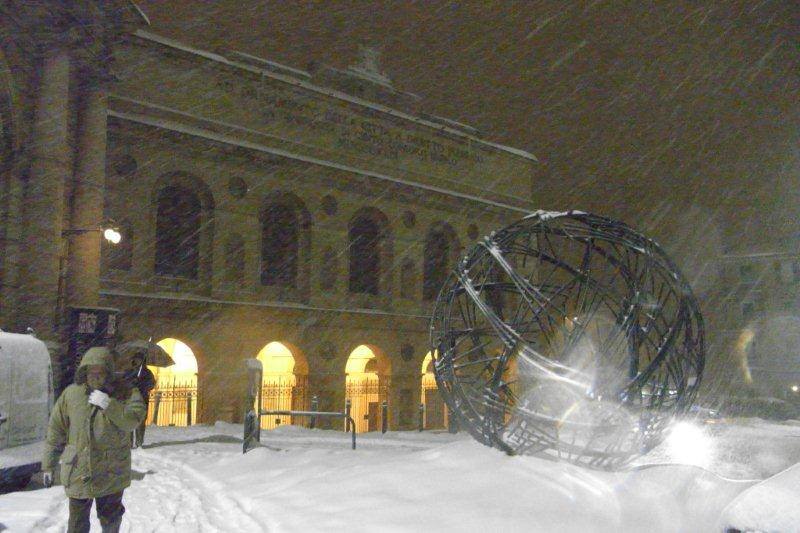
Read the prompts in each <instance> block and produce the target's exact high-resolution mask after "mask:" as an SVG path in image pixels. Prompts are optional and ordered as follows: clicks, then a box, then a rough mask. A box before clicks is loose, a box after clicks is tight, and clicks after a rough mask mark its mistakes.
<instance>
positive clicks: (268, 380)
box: [256, 341, 308, 429]
mask: <svg viewBox="0 0 800 533" xmlns="http://www.w3.org/2000/svg"><path fill="white" fill-rule="evenodd" d="M295 355H298V356H299V355H300V354H299V353H298V351H297V350H292V349H291V348H290V347H288V346H287V345H285V344H283V343H281V342H277V341H274V342H270V343H269V344H267V345H266V346H264V347H263V348H262V349H261V351H260V352H258V355H257V356H256V357H257V359H258V360H259V361H261V364H262V365H263V375H262V378H261V409H262V410H267V411H302V410H305V409H306V390H307V389H306V383H307V376H308V371H307V368H306V365H305V364H304V359H303V358H302V357H297V358H296V357H295ZM296 422H297V423H300V422H302V419H297V420H295V419H294V418H292V417H286V416H280V415H275V416H263V417H261V428H262V429H273V428H276V427H278V426H279V425H281V424H294V423H296Z"/></svg>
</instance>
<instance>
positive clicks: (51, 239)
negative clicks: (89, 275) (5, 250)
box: [16, 48, 71, 339]
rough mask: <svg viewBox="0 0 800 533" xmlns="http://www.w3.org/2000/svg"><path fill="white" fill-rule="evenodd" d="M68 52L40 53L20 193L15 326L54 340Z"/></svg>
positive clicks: (66, 168)
mask: <svg viewBox="0 0 800 533" xmlns="http://www.w3.org/2000/svg"><path fill="white" fill-rule="evenodd" d="M69 70H70V56H69V53H68V51H67V50H64V49H60V48H59V49H53V50H48V51H47V52H45V53H44V54H43V57H42V67H41V78H40V84H39V90H38V95H37V99H36V109H35V111H34V122H33V127H32V131H31V146H30V159H31V166H30V173H29V179H28V183H27V187H26V190H25V192H24V209H25V214H24V225H25V229H24V234H23V235H24V237H23V243H22V245H23V249H24V250H25V251H24V253H23V254H22V258H21V259H22V261H21V262H22V264H21V279H20V284H19V289H18V298H17V302H16V304H17V307H18V309H17V311H18V314H17V325H18V327H19V328H26V327H32V328H34V330H36V332H37V333H39V335H40V336H41V337H43V338H52V339H54V338H56V332H55V327H56V321H57V319H56V314H57V308H58V303H59V302H58V300H59V294H60V292H61V287H60V285H61V283H60V269H61V254H62V237H61V232H62V230H63V221H64V190H65V182H66V180H67V177H68V176H70V175H71V172H70V150H69V141H68V132H67V128H68V120H67V119H68V112H69V108H68V106H69Z"/></svg>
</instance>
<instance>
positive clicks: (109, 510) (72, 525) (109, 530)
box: [67, 491, 125, 533]
mask: <svg viewBox="0 0 800 533" xmlns="http://www.w3.org/2000/svg"><path fill="white" fill-rule="evenodd" d="M122 492H123V491H119V492H115V493H113V494H108V495H106V496H101V497H99V498H95V499H94V501H95V502H97V518H99V519H100V525H101V526H102V527H103V533H117V532H118V531H119V525H120V524H121V523H122V515H123V514H125V507H123V505H122ZM91 511H92V499H91V498H88V499H86V500H83V499H79V498H70V499H69V528H68V529H67V533H89V514H90V513H91Z"/></svg>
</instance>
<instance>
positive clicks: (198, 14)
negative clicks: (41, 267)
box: [138, 0, 800, 253]
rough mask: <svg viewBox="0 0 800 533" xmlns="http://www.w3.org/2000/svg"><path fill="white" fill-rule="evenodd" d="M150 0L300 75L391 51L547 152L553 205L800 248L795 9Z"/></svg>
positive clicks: (166, 27) (420, 86)
mask: <svg viewBox="0 0 800 533" xmlns="http://www.w3.org/2000/svg"><path fill="white" fill-rule="evenodd" d="M138 3H139V5H140V6H141V7H142V9H143V10H144V11H145V12H146V13H147V15H148V16H149V17H150V20H151V22H152V27H151V30H152V31H154V32H156V33H161V34H164V35H167V36H171V37H174V38H178V39H180V40H182V41H184V42H187V43H190V44H192V45H194V46H197V47H199V48H204V49H211V50H218V51H221V52H223V53H224V51H225V50H241V51H246V52H248V53H251V54H254V55H258V56H261V57H264V58H267V59H271V60H274V61H278V62H282V63H285V64H287V65H290V66H295V67H300V68H305V67H306V66H308V65H309V64H310V63H311V62H318V63H327V64H330V65H334V66H339V67H346V66H347V65H349V64H352V63H354V62H355V61H356V53H357V49H358V46H359V45H360V44H365V45H369V46H375V47H378V48H379V49H381V50H382V65H383V69H384V71H385V72H386V73H387V74H388V75H389V76H390V77H391V78H392V79H393V80H394V81H395V85H396V86H397V87H398V88H399V89H401V90H404V91H408V92H412V93H415V94H418V95H420V96H421V97H422V98H423V102H422V109H423V110H424V111H426V112H429V113H433V114H438V115H442V116H445V117H448V118H452V119H455V120H459V121H462V122H466V123H468V124H470V125H473V126H475V127H477V128H479V129H480V130H481V132H482V134H483V135H484V136H486V137H487V138H489V139H491V140H496V141H499V142H502V143H506V144H509V145H512V146H516V147H520V148H524V149H527V150H529V151H531V152H533V153H535V154H536V155H537V156H538V157H539V158H540V160H541V163H542V164H541V169H540V172H539V173H538V175H537V176H536V177H535V178H534V180H533V181H534V190H533V202H534V204H535V205H536V207H542V208H582V209H587V210H594V211H596V212H598V213H601V214H606V215H610V216H616V217H619V218H622V219H624V220H627V221H628V222H630V223H632V224H634V225H636V226H638V227H640V228H642V229H644V230H646V231H652V232H655V233H656V235H659V234H661V230H660V229H659V228H660V227H662V226H664V225H666V226H669V227H670V228H671V230H670V231H669V233H671V234H672V237H671V238H667V240H673V239H674V238H675V235H676V233H678V234H680V238H678V239H675V242H678V241H680V240H682V238H684V237H685V238H686V239H688V240H689V241H692V242H693V243H694V244H692V246H697V245H698V242H699V241H698V240H697V239H696V238H690V237H694V236H696V235H698V234H702V233H704V231H702V230H703V229H704V228H705V227H708V228H713V229H714V230H715V231H718V232H719V234H720V235H721V239H722V241H723V242H722V247H723V251H726V252H732V253H739V252H752V251H778V250H783V251H796V250H797V243H798V239H797V237H798V232H800V229H799V227H798V223H797V218H798V215H800V209H798V206H800V197H799V196H800V187H798V173H799V172H800V154H799V152H798V146H799V143H798V140H799V138H800V136H799V135H798V132H799V131H800V120H798V119H799V118H800V106H799V105H798V100H800V99H799V98H798V94H800V51H799V50H798V39H797V29H798V28H800V17H799V16H798V14H799V13H800V7H798V5H797V4H796V3H794V2H778V1H761V2H743V1H733V2H610V1H597V0H595V1H591V2H587V1H584V2H540V1H530V2H489V1H483V2H458V3H456V2H441V1H439V2H437V1H425V2H341V1H336V2H303V3H299V2H280V1H266V2H265V1H258V2H256V1H238V0H237V1H215V2H212V1H205V2H203V1H198V0H187V1H181V2H174V1H169V2H167V1H155V0H142V1H141V2H138ZM677 218H683V220H677ZM698 229H700V230H701V231H698ZM676 230H677V231H676ZM687 232H688V233H691V235H688V234H687ZM698 238H699V237H698ZM700 240H702V239H700Z"/></svg>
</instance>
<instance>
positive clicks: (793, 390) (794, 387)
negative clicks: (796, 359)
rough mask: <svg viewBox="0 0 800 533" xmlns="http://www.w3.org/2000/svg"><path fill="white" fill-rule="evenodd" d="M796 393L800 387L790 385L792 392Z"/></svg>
mask: <svg viewBox="0 0 800 533" xmlns="http://www.w3.org/2000/svg"><path fill="white" fill-rule="evenodd" d="M797 391H800V386H798V385H792V392H797Z"/></svg>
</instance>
